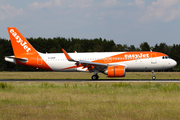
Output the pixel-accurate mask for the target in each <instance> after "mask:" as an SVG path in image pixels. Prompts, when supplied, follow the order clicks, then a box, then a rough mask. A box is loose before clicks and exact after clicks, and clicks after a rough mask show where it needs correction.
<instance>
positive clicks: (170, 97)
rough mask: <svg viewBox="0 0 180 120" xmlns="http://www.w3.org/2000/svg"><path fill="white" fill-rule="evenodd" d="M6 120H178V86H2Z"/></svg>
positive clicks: (1, 113)
mask: <svg viewBox="0 0 180 120" xmlns="http://www.w3.org/2000/svg"><path fill="white" fill-rule="evenodd" d="M0 119H3V120H24V119H27V120H35V119H38V120H49V119H53V120H59V119H73V120H76V119H77V120H84V119H85V120H90V119H107V120H109V119H123V120H179V119H180V84H179V83H83V82H81V83H66V82H64V83H60V82H7V83H6V82H4V83H0Z"/></svg>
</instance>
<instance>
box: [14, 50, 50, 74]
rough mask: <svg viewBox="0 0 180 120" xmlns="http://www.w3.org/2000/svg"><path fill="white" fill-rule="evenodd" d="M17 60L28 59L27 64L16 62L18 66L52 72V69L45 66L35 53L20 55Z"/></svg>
mask: <svg viewBox="0 0 180 120" xmlns="http://www.w3.org/2000/svg"><path fill="white" fill-rule="evenodd" d="M38 57H39V58H38ZM18 58H28V62H26V63H23V62H20V61H18V60H16V63H17V64H18V65H25V66H29V67H34V68H38V69H44V70H50V71H52V69H51V68H50V67H49V66H48V65H47V63H46V62H45V61H44V60H43V59H42V58H41V56H40V55H39V54H38V53H37V52H35V53H29V54H27V53H26V54H22V55H19V56H18ZM38 59H40V61H41V64H38Z"/></svg>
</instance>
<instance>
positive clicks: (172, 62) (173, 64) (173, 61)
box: [170, 59, 177, 67]
mask: <svg viewBox="0 0 180 120" xmlns="http://www.w3.org/2000/svg"><path fill="white" fill-rule="evenodd" d="M170 64H171V66H172V67H175V66H176V65H177V62H176V61H175V60H173V59H172V60H171V63H170Z"/></svg>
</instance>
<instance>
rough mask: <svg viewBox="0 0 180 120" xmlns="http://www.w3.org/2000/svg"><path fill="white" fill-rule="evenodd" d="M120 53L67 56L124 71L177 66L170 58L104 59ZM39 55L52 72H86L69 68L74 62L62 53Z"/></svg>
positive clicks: (81, 69) (80, 68)
mask: <svg viewBox="0 0 180 120" xmlns="http://www.w3.org/2000/svg"><path fill="white" fill-rule="evenodd" d="M122 53H124V52H98V53H69V55H70V56H71V57H72V58H73V59H74V60H86V61H91V62H92V61H95V60H102V61H103V63H104V64H108V65H110V66H111V65H112V66H115V65H123V66H125V68H126V70H132V71H136V70H161V69H169V68H172V67H174V66H176V64H177V63H176V61H174V60H173V59H171V58H167V59H163V58H162V57H154V58H150V57H146V58H136V57H114V58H113V57H112V58H111V59H105V58H106V57H109V56H114V55H117V54H122ZM39 55H40V56H41V57H42V59H43V60H44V61H45V62H46V63H47V64H48V65H49V67H50V68H51V69H52V70H54V71H87V68H84V69H83V68H82V67H74V68H71V67H72V66H75V62H70V61H68V60H67V59H66V57H65V55H64V54H63V53H52V54H51V53H50V54H49V53H48V54H43V53H39ZM115 60H116V61H115ZM123 60H126V61H123ZM114 61H115V62H114ZM41 63H42V62H41V60H39V61H38V62H37V64H39V65H42V64H41Z"/></svg>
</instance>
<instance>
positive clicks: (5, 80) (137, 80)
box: [0, 79, 180, 82]
mask: <svg viewBox="0 0 180 120" xmlns="http://www.w3.org/2000/svg"><path fill="white" fill-rule="evenodd" d="M0 82H180V79H164V80H163V79H157V80H150V79H141V80H139V79H99V80H91V79H0Z"/></svg>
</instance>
